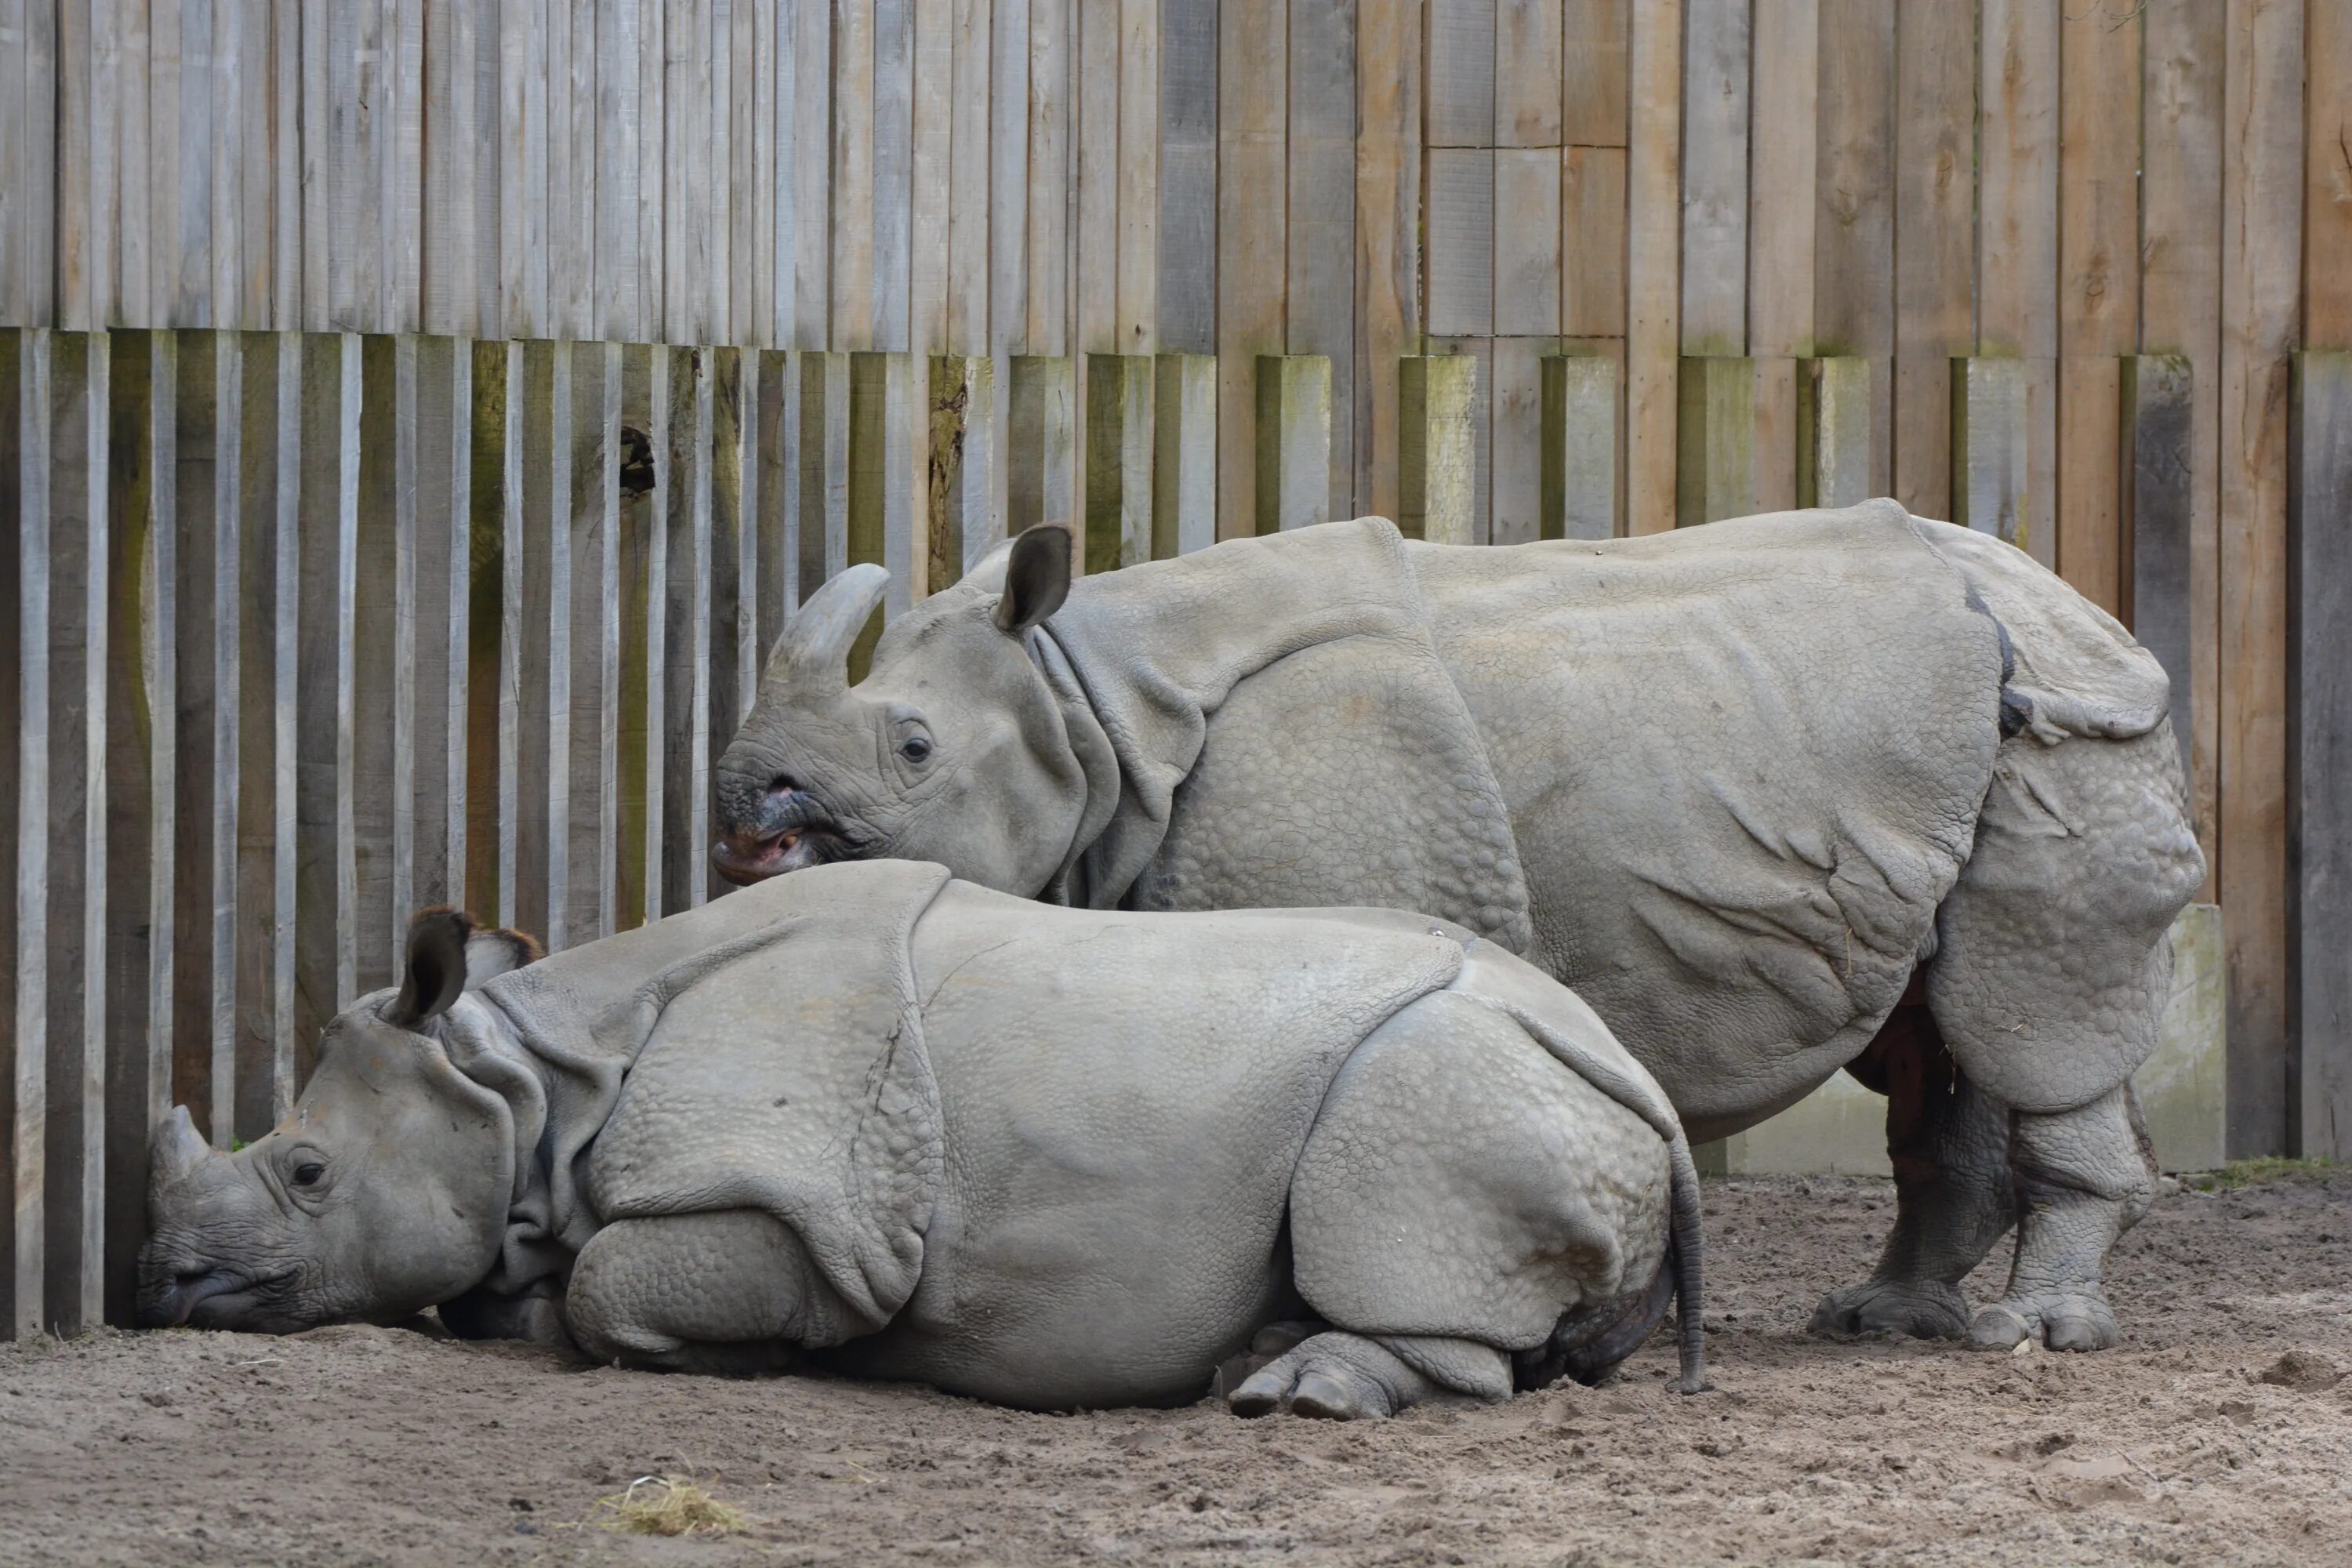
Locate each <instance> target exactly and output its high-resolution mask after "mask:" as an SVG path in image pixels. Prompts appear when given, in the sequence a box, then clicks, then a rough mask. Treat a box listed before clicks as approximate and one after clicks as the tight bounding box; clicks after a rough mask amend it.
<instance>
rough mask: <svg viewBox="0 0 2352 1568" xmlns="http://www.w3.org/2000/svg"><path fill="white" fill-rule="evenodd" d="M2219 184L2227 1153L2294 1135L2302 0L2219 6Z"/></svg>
mask: <svg viewBox="0 0 2352 1568" xmlns="http://www.w3.org/2000/svg"><path fill="white" fill-rule="evenodd" d="M2228 26H2229V41H2228V46H2227V47H2228V56H2227V65H2226V70H2227V73H2228V74H2227V88H2226V91H2227V95H2228V104H2229V112H2228V114H2227V116H2226V117H2225V119H2224V121H2223V123H2224V126H2225V134H2224V141H2223V153H2222V167H2223V168H2224V169H2225V170H2228V171H2230V173H2231V177H2230V178H2228V179H2226V180H2225V181H2224V182H2223V184H2222V190H2221V224H2222V242H2221V320H2222V322H2223V323H2224V325H2223V328H2222V338H2221V714H2220V718H2221V878H2220V883H2221V909H2222V919H2223V925H2224V931H2223V938H2224V942H2225V944H2226V946H2227V950H2228V971H2229V987H2230V991H2229V994H2230V1096H2229V1099H2230V1139H2229V1142H2230V1152H2231V1156H2232V1157H2233V1158H2234V1157H2238V1156H2242V1155H2246V1154H2257V1153H2269V1152H2275V1151H2280V1150H2284V1149H2285V1148H2287V1147H2290V1146H2291V1145H2290V1143H2289V1137H2290V1131H2289V1129H2288V1126H2287V1110H2288V1107H2287V1102H2286V1077H2287V1071H2286V1069H2287V1066H2288V1062H2287V1047H2288V1040H2289V1037H2288V1007H2289V1005H2290V998H2289V997H2288V994H2287V989H2286V988H2287V980H2288V976H2287V970H2286V952H2287V929H2288V910H2289V897H2290V893H2289V889H2288V885H2287V865H2286V755H2285V735H2286V721H2287V689H2286V688H2287V668H2288V657H2287V653H2288V650H2287V629H2288V627H2287V582H2286V577H2287V573H2286V543H2287V542H2286V480H2287V434H2288V432H2287V424H2288V418H2287V415H2288V409H2289V406H2290V400H2289V396H2288V385H2287V378H2288V364H2287V357H2286V356H2287V355H2288V354H2289V353H2291V352H2292V351H2293V350H2294V346H2295V340H2296V334H2297V329H2298V326H2299V324H2300V323H2299V320H2298V317H2299V310H2298V306H2299V304H2300V302H2301V293H2302V289H2301V284H2302V268H2301V267H2300V266H2299V265H2298V263H2299V261H2300V260H2301V258H2302V252H2303V237H2302V230H2301V224H2302V218H2303V203H2302V197H2303V192H2304V183H2303V132H2304V128H2305V119H2304V105H2303V46H2304V36H2303V35H2304V5H2302V3H2301V0H2280V3H2278V4H2273V5H2254V4H2251V3H2241V4H2236V5H2231V7H2230V11H2229V22H2228Z"/></svg>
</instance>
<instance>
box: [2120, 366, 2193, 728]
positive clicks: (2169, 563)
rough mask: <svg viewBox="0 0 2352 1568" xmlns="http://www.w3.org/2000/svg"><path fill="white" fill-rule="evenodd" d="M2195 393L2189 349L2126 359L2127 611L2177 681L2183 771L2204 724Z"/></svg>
mask: <svg viewBox="0 0 2352 1568" xmlns="http://www.w3.org/2000/svg"><path fill="white" fill-rule="evenodd" d="M2192 391H2193V388H2192V373H2191V371H2190V368H2189V358H2188V356H2187V355H2185V354H2135V355H2129V356H2126V358H2125V359H2124V361H2123V363H2122V367H2121V385H2120V394H2121V395H2120V409H2119V417H2118V421H2117V423H2118V426H2119V428H2120V430H2121V432H2122V437H2123V461H2122V463H2121V464H2120V465H2119V466H2120V468H2121V469H2122V473H2121V476H2120V478H2121V482H2122V496H2121V499H2122V507H2123V523H2124V529H2125V535H2126V539H2127V540H2128V542H2129V555H2128V557H2127V559H2128V561H2129V567H2130V581H2129V584H2128V589H2127V593H2128V597H2127V598H2126V603H2125V613H2126V619H2127V621H2128V624H2129V625H2130V626H2131V628H2132V636H2133V637H2134V638H2136V639H2137V641H2138V643H2139V645H2140V647H2144V648H2146V649H2147V650H2148V651H2149V652H2150V653H2153V654H2154V655H2156V657H2157V659H2158V662H2160V663H2161V664H2162V665H2163V666H2164V672H2165V674H2166V675H2167V676H2168V677H2169V678H2170V679H2171V681H2172V733H2173V739H2174V740H2175V741H2176V742H2179V747H2180V763H2181V766H2182V767H2183V768H2184V769H2186V768H2188V767H2189V766H2190V765H2191V763H2190V755H2189V747H2190V740H2191V737H2193V736H2194V735H2195V733H2196V728H2197V727H2196V714H2195V707H2196V704H2195V695H2196V694H2195V686H2194V678H2193V670H2192V665H2191V661H2192V659H2193V658H2194V655H2193V652H2192V647H2193V638H2194V632H2193V630H2192V611H2193V605H2194V591H2193V590H2192V589H2191V587H2190V586H2189V584H2190V582H2191V573H2190V568H2189V550H2190V540H2189V517H2190V511H2191V493H2192V481H2191V478H2190V476H2191V473H2192V471H2193V468H2194V463H2193V461H2192V453H2193V448H2192V447H2191V446H2190V442H2189V431H2190V426H2191V419H2192V413H2191V403H2192Z"/></svg>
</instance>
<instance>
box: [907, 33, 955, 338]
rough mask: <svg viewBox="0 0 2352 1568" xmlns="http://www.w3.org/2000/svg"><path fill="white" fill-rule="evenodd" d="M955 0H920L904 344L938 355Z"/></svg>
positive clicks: (942, 328) (943, 306)
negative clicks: (909, 267) (909, 250)
mask: <svg viewBox="0 0 2352 1568" xmlns="http://www.w3.org/2000/svg"><path fill="white" fill-rule="evenodd" d="M955 44H956V34H955V5H954V0H915V59H914V98H915V132H914V134H915V151H914V174H913V192H912V195H911V197H910V206H911V208H912V212H911V216H910V217H909V219H908V230H909V236H910V237H909V239H908V244H909V245H910V246H911V247H912V250H913V256H912V260H911V263H910V265H911V268H912V271H911V275H910V280H909V282H908V301H907V348H908V351H909V352H910V353H918V354H929V353H940V351H942V350H943V349H945V348H946V346H947V342H948V277H949V273H950V270H951V268H952V267H953V262H952V260H951V259H950V254H949V246H950V235H949V228H950V223H951V221H952V219H951V214H950V201H951V182H952V179H953V175H954V168H955V149H954V143H953V142H952V141H951V140H950V134H951V132H952V130H953V121H954V114H955V96H954V94H955Z"/></svg>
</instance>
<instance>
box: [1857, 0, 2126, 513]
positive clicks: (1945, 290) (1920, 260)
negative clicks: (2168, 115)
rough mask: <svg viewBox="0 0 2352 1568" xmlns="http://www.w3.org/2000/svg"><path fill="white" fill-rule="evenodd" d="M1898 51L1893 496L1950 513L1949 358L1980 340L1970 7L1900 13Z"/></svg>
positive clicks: (1922, 509)
mask: <svg viewBox="0 0 2352 1568" xmlns="http://www.w3.org/2000/svg"><path fill="white" fill-rule="evenodd" d="M1895 48H1896V59H1895V71H1896V79H1895V106H1896V107H1895V256H1896V258H1897V259H1898V264H1897V266H1896V268H1895V408H1894V414H1895V431H1894V478H1895V499H1896V500H1900V501H1901V502H1902V503H1903V504H1904V505H1905V506H1906V507H1908V508H1909V509H1910V510H1912V511H1913V512H1914V513H1916V514H1917V515H1919V516H1921V517H1948V516H1949V515H1950V513H1951V493H1952V471H1951V454H1952V444H1951V428H1952V414H1951V386H1952V366H1951V362H1952V359H1953V356H1955V355H1964V354H1967V353H1970V352H1972V350H1973V349H1974V347H1975V342H1976V296H1975V288H1976V275H1975V268H1976V258H1975V247H1974V239H1975V230H1976V220H1975V213H1974V203H1975V196H1976V193H1975V182H1974V181H1973V179H1972V178H1971V166H1972V164H1973V162H1974V160H1975V157H1976V88H1975V81H1976V30H1975V26H1974V18H1973V17H1972V16H1970V14H1969V7H1967V6H1963V5H1944V6H1929V7H1927V8H1925V9H1924V10H1921V11H1918V12H1916V13H1915V12H1909V11H1906V12H1905V13H1904V15H1903V18H1902V25H1901V26H1900V27H1899V28H1898V29H1897V37H1896V45H1895ZM2129 129H2130V127H2126V131H2128V130H2129Z"/></svg>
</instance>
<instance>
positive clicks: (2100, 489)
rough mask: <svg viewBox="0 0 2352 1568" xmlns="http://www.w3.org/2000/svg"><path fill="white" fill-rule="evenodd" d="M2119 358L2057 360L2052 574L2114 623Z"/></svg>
mask: <svg viewBox="0 0 2352 1568" xmlns="http://www.w3.org/2000/svg"><path fill="white" fill-rule="evenodd" d="M2122 364H2123V362H2122V361H2121V360H2120V359H2113V358H2106V357H2101V356H2094V355H2075V356H2069V357H2068V358H2065V359H2062V360H2061V361H2059V362H2058V456H2059V462H2058V573H2059V575H2060V576H2063V577H2064V578H2065V579H2066V581H2067V582H2069V583H2071V584H2074V589H2075V591H2076V592H2077V593H2080V594H2081V595H2083V596H2084V598H2086V599H2088V600H2090V601H2091V603H2093V604H2095V605H2098V606H2099V608H2101V609H2103V610H2105V611H2106V612H2107V613H2108V614H2109V615H2111V616H2116V617H2117V618H2119V619H2120V618H2121V617H2122V616H2123V614H2124V602H2123V585H2124V584H2123V566H2124V563H2123V546H2124V537H2123V515H2122V513H2123V509H2122V500H2123V498H2122V492H2121V482H2122V467H2121V463H2122V450H2123V448H2122V432H2121V429H2120V426H2119V425H2118V423H2117V418H2116V416H2117V413H2118V411H2119V409H2120V407H2121V400H2122V390H2123V389H2122V381H2121V375H2120V372H2121V367H2122Z"/></svg>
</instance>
